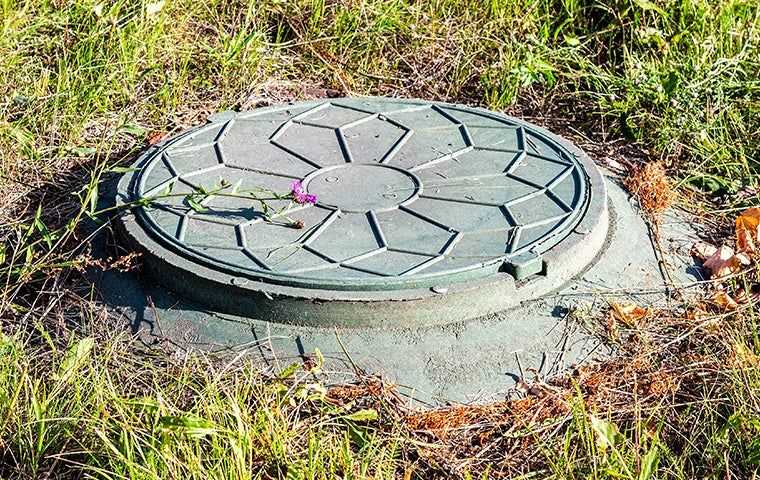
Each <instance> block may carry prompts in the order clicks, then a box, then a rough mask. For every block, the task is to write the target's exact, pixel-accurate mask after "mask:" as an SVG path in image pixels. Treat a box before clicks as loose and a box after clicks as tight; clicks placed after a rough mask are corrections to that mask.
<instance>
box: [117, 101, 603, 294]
mask: <svg viewBox="0 0 760 480" xmlns="http://www.w3.org/2000/svg"><path fill="white" fill-rule="evenodd" d="M136 168H137V170H136V172H135V173H134V174H132V175H130V176H128V178H127V180H126V181H124V182H122V184H121V185H120V190H121V195H122V201H123V202H124V203H127V202H134V201H140V200H142V202H143V204H142V206H139V207H137V208H136V216H137V219H138V223H139V226H140V228H142V229H143V230H144V231H145V233H146V234H147V235H148V236H150V237H151V238H153V239H154V240H156V241H157V242H158V243H159V244H160V245H161V246H162V247H163V248H166V249H167V251H169V252H172V253H173V254H176V255H178V256H180V257H182V258H183V259H184V260H185V261H187V265H190V266H192V265H193V264H198V265H199V266H203V267H204V268H205V269H210V270H212V271H218V272H222V273H224V274H228V275H230V278H231V279H232V280H231V283H236V282H237V284H245V282H247V281H248V280H251V281H256V282H264V283H270V284H276V285H284V286H290V287H297V288H303V289H315V290H320V289H322V290H335V291H346V290H347V291H367V292H371V291H388V290H391V291H393V290H399V291H403V290H406V289H418V288H433V289H437V291H438V292H439V293H440V292H445V290H446V289H447V288H448V287H449V286H451V285H455V284H461V283H462V282H469V281H473V280H482V279H488V278H490V277H493V276H495V275H499V274H501V272H508V273H509V274H511V275H513V276H514V277H515V278H517V279H523V278H527V277H530V276H531V275H535V274H537V273H541V272H545V271H546V269H545V265H544V261H543V259H542V257H543V255H544V253H545V252H547V251H549V250H550V249H552V248H555V247H557V246H558V244H560V242H562V241H563V240H564V239H565V238H566V237H567V236H568V235H570V234H571V232H573V230H574V229H575V228H576V226H577V225H578V224H579V222H581V221H582V220H583V218H584V215H585V214H586V212H587V211H588V208H589V203H590V201H591V196H592V195H591V192H590V188H589V177H588V174H587V171H586V169H585V168H584V165H583V164H582V162H581V161H579V160H578V158H577V156H576V154H575V153H574V152H572V151H570V150H569V149H568V148H567V146H566V145H563V144H561V143H559V142H557V141H555V140H554V139H553V138H552V137H551V136H549V135H547V134H546V132H544V131H543V130H541V129H539V128H534V127H533V126H531V125H529V124H526V123H524V122H520V121H518V120H515V119H512V118H510V117H507V116H504V115H501V114H497V113H493V112H487V111H484V110H480V109H471V108H467V107H462V106H456V105H448V104H440V103H428V102H422V101H402V100H398V99H378V98H369V99H363V98H357V99H333V100H329V101H318V102H306V103H296V104H292V105H285V106H279V107H271V108H264V109H258V110H254V111H250V112H243V113H231V112H230V113H225V114H221V115H218V116H216V117H214V118H213V119H212V120H211V121H210V122H209V123H208V124H207V125H205V126H203V127H200V128H197V129H194V130H192V131H189V132H186V133H184V134H182V135H180V136H178V137H176V138H173V139H170V140H168V141H166V142H165V143H163V144H162V145H159V146H157V147H156V148H154V149H152V150H151V151H150V152H148V153H147V154H146V155H145V156H144V157H143V158H141V159H140V161H139V162H138V164H137V165H136ZM294 180H299V181H301V182H302V185H303V187H304V189H305V190H306V191H307V192H308V193H309V194H313V195H316V196H317V203H316V204H315V205H308V204H307V205H302V204H298V203H295V202H292V201H289V200H281V199H278V200H272V201H269V202H268V204H269V207H271V208H272V209H273V210H274V211H278V212H280V213H277V214H275V215H271V212H270V214H269V215H268V216H266V215H264V213H265V212H264V211H263V210H262V207H261V205H260V204H259V203H258V202H256V201H253V200H252V199H250V198H244V197H245V195H241V196H215V195H211V196H208V197H206V198H205V199H204V200H202V201H201V202H200V203H201V204H202V206H201V207H200V208H199V206H198V205H195V206H194V205H191V202H190V201H189V198H190V197H188V195H192V194H194V193H198V192H203V191H210V190H214V189H217V188H219V187H221V186H224V185H229V186H230V187H229V188H228V189H224V191H226V192H229V191H233V192H234V191H241V192H247V191H254V190H256V189H265V190H272V191H275V192H282V193H286V192H288V191H289V190H290V188H291V187H290V186H291V183H292V182H293V181H294ZM602 201H604V199H602ZM293 222H298V223H300V224H302V228H294V227H293ZM549 271H551V270H549Z"/></svg>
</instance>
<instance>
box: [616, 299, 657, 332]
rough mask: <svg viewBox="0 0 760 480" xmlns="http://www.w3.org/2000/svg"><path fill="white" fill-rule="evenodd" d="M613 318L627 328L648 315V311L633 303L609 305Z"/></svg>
mask: <svg viewBox="0 0 760 480" xmlns="http://www.w3.org/2000/svg"><path fill="white" fill-rule="evenodd" d="M610 307H612V312H613V314H614V315H615V317H616V318H617V319H618V320H620V321H621V322H622V323H623V324H624V325H626V326H627V327H632V326H635V325H636V324H637V323H638V321H639V320H641V319H642V318H644V317H646V316H647V315H648V314H649V309H648V308H644V307H640V306H638V305H636V304H635V303H611V304H610Z"/></svg>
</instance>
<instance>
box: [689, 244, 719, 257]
mask: <svg viewBox="0 0 760 480" xmlns="http://www.w3.org/2000/svg"><path fill="white" fill-rule="evenodd" d="M717 251H718V247H716V246H715V245H713V244H712V243H707V242H697V243H695V244H694V245H692V246H691V255H692V256H693V257H696V258H698V259H700V260H702V261H705V260H707V259H708V258H710V257H712V256H713V254H714V253H715V252H717Z"/></svg>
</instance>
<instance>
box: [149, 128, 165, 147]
mask: <svg viewBox="0 0 760 480" xmlns="http://www.w3.org/2000/svg"><path fill="white" fill-rule="evenodd" d="M166 136H167V133H166V132H161V131H158V130H154V131H152V132H150V133H149V134H148V145H155V144H157V143H159V142H161V141H162V140H163V139H165V138H166Z"/></svg>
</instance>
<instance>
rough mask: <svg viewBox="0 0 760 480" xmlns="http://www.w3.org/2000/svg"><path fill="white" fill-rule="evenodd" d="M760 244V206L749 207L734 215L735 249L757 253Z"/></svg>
mask: <svg viewBox="0 0 760 480" xmlns="http://www.w3.org/2000/svg"><path fill="white" fill-rule="evenodd" d="M759 246H760V208H757V207H755V208H749V209H747V210H745V211H743V212H742V214H741V215H739V216H738V217H736V251H737V252H744V253H747V254H753V253H757V251H758V247H759Z"/></svg>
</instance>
